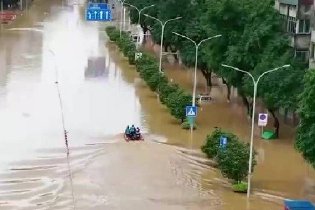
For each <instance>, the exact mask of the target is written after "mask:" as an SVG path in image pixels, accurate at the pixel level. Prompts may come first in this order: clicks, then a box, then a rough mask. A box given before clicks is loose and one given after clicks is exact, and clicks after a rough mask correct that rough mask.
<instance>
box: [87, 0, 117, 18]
mask: <svg viewBox="0 0 315 210" xmlns="http://www.w3.org/2000/svg"><path fill="white" fill-rule="evenodd" d="M86 20H87V21H111V20H112V12H111V10H110V9H108V7H107V4H89V5H88V8H87V10H86Z"/></svg>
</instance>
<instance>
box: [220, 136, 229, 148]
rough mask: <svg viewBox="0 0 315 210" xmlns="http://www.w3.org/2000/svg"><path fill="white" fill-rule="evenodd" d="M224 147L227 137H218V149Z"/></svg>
mask: <svg viewBox="0 0 315 210" xmlns="http://www.w3.org/2000/svg"><path fill="white" fill-rule="evenodd" d="M226 145H227V137H225V136H221V137H220V147H223V148H225V147H226Z"/></svg>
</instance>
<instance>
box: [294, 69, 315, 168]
mask: <svg viewBox="0 0 315 210" xmlns="http://www.w3.org/2000/svg"><path fill="white" fill-rule="evenodd" d="M314 98H315V70H314V69H311V70H308V72H307V73H306V75H305V78H304V90H303V92H302V94H301V95H300V103H299V111H298V112H299V115H300V124H299V126H298V129H297V137H296V142H295V146H296V148H297V149H298V151H300V152H301V153H302V155H303V157H304V159H305V160H307V161H308V162H310V163H311V164H312V166H313V167H314V168H315V111H314V110H315V100H314Z"/></svg>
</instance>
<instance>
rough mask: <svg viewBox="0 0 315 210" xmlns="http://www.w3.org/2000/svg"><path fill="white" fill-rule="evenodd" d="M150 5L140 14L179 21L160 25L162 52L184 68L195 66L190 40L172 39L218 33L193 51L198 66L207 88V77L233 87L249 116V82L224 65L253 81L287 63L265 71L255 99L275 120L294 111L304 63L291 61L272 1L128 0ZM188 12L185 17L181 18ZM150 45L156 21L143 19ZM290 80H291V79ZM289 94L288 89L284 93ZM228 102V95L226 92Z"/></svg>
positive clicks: (157, 30) (157, 33) (157, 27)
mask: <svg viewBox="0 0 315 210" xmlns="http://www.w3.org/2000/svg"><path fill="white" fill-rule="evenodd" d="M151 3H152V4H156V6H155V7H153V8H154V9H153V8H152V10H149V11H147V12H146V13H148V14H150V15H151V16H155V17H157V18H159V19H160V20H162V21H165V20H167V19H170V18H174V17H178V16H182V17H183V18H182V19H181V20H176V21H174V22H170V23H168V24H169V25H167V26H166V27H165V34H164V48H170V49H171V50H172V51H173V52H174V51H176V50H179V52H180V56H181V58H182V61H183V62H184V64H186V65H187V66H193V65H194V62H195V51H194V46H193V45H192V43H191V42H189V41H188V40H186V39H183V38H181V37H178V36H176V35H174V34H173V33H172V32H173V31H174V32H178V33H181V34H184V35H186V36H188V37H190V38H191V39H193V40H195V41H196V42H197V43H198V42H199V41H200V40H202V39H205V38H207V37H210V36H213V35H217V34H221V35H222V37H221V38H217V39H216V40H211V41H207V42H204V43H202V45H201V46H200V49H199V53H198V68H199V70H201V72H202V73H203V75H204V77H205V79H206V80H207V84H208V85H209V86H211V73H212V72H214V73H216V74H217V75H218V76H220V77H222V78H223V81H224V83H225V84H226V85H227V88H228V90H229V89H230V88H231V87H232V86H234V87H236V88H237V89H238V92H239V95H240V96H241V97H242V99H243V102H244V103H245V105H246V107H247V110H248V114H250V105H251V101H252V100H251V98H252V94H253V88H252V85H253V84H252V81H251V79H250V78H249V77H248V76H247V75H245V74H244V73H241V72H236V71H234V70H231V69H226V68H223V67H222V66H221V64H223V63H225V64H228V65H231V66H235V67H238V68H240V69H243V70H245V71H248V72H250V73H251V74H253V75H254V76H255V77H256V78H257V77H258V76H259V75H260V74H262V73H263V72H265V71H268V70H270V69H273V68H276V67H279V66H282V65H285V64H291V66H292V68H291V69H290V70H288V69H286V70H281V71H279V72H274V73H270V74H269V75H266V76H265V77H264V78H262V80H261V82H260V84H259V88H258V97H260V98H261V100H262V101H263V102H264V103H265V105H266V107H267V108H268V110H269V111H270V112H271V114H272V115H273V116H274V118H275V121H278V119H277V118H276V115H275V112H276V111H277V110H278V109H279V108H286V109H289V110H291V111H295V110H296V108H297V106H296V105H297V100H298V99H297V98H298V97H297V96H298V95H299V94H300V92H301V88H300V87H302V83H303V74H304V69H305V68H306V66H305V65H303V64H301V63H299V62H298V61H297V60H296V59H295V58H294V52H293V51H292V49H291V48H290V47H289V40H288V37H287V35H286V34H284V33H283V31H282V29H283V27H282V20H281V19H280V16H279V14H278V12H277V11H276V10H275V9H274V0H265V1H252V0H194V1H190V0H182V1H176V0H169V1H162V0H149V1H144V0H134V1H133V4H139V5H141V6H144V5H146V6H147V5H150V4H151ZM187 14H189V15H187ZM143 21H144V22H145V23H146V26H147V28H148V29H150V32H151V33H152V37H153V39H154V41H155V42H156V43H160V35H161V26H160V24H159V23H158V22H157V21H156V20H152V19H151V20H149V19H148V18H144V19H143ZM292 78H295V79H294V80H292ZM288 90H289V91H288ZM227 97H228V99H229V98H230V91H228V96H227Z"/></svg>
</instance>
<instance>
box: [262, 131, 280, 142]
mask: <svg viewBox="0 0 315 210" xmlns="http://www.w3.org/2000/svg"><path fill="white" fill-rule="evenodd" d="M261 138H263V139H266V140H272V139H276V133H275V132H274V131H270V130H269V131H268V130H267V131H264V132H263V133H262V134H261Z"/></svg>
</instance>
